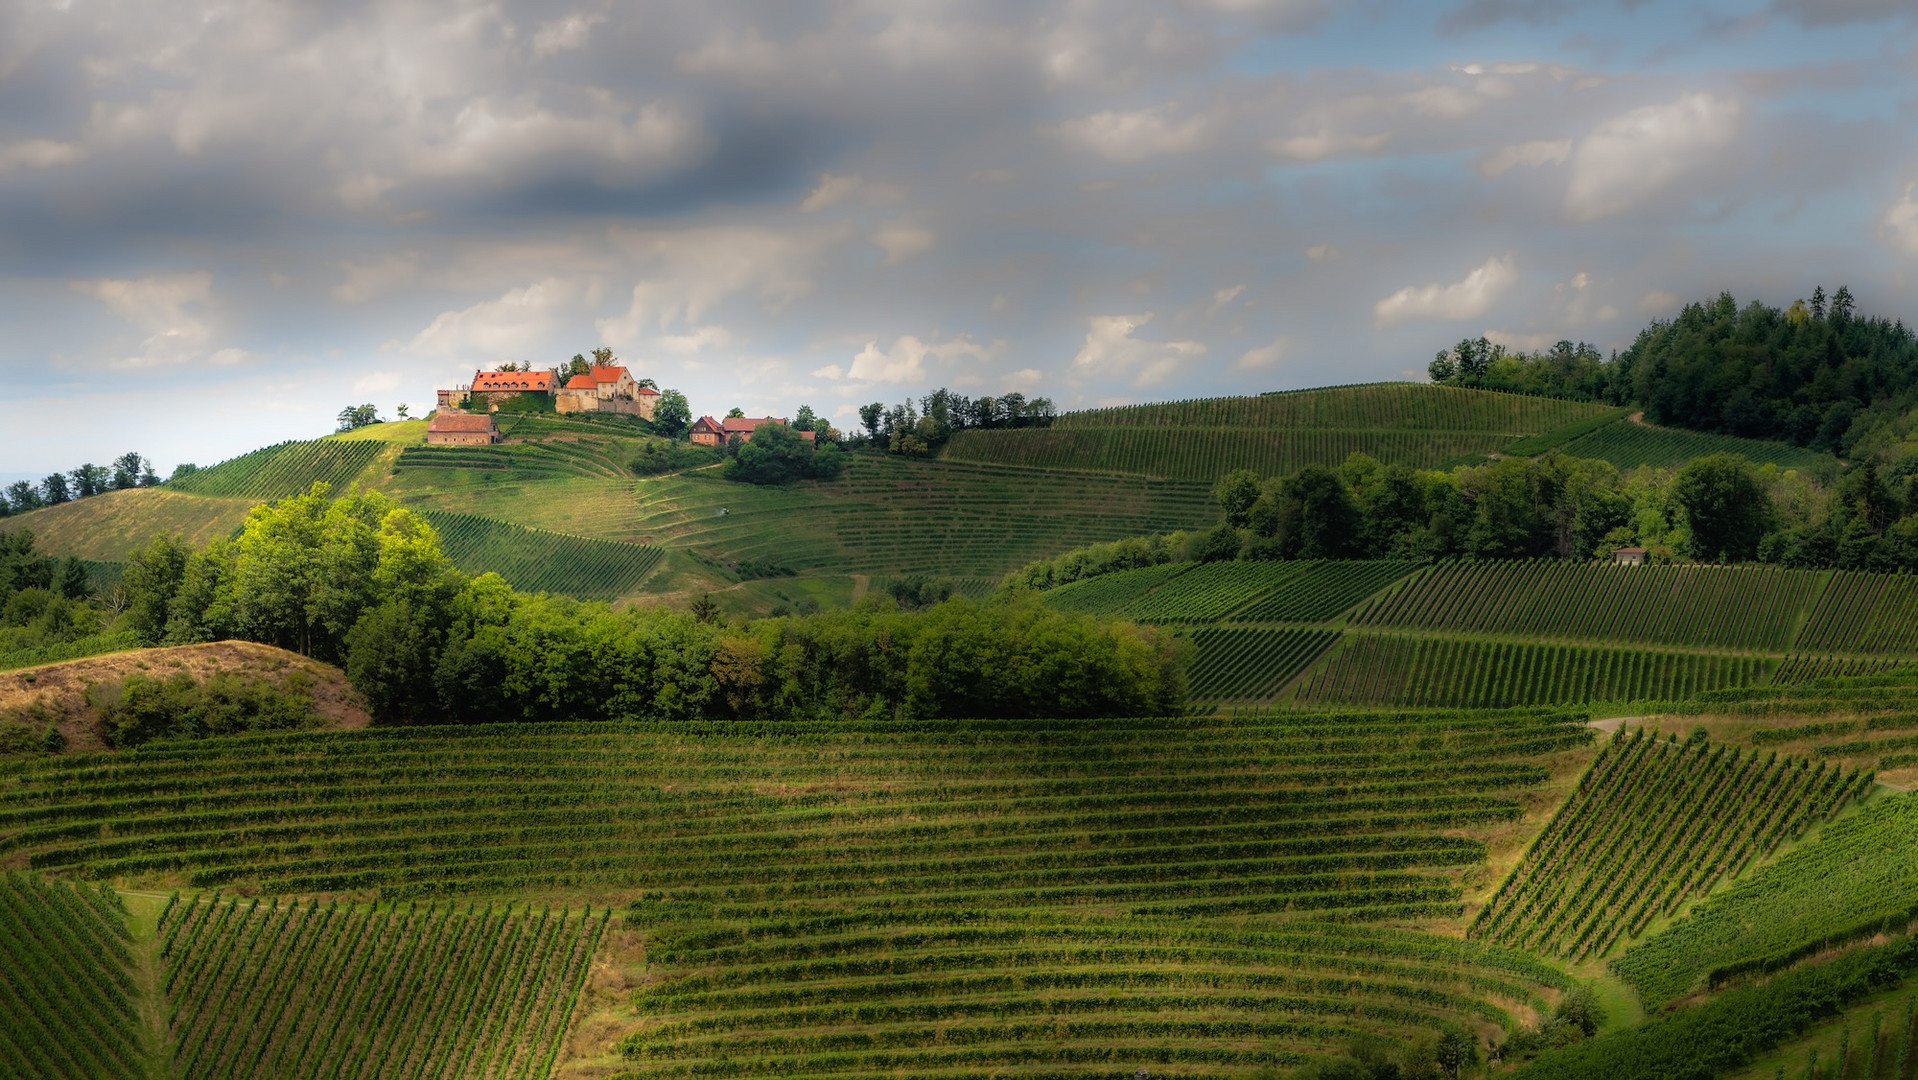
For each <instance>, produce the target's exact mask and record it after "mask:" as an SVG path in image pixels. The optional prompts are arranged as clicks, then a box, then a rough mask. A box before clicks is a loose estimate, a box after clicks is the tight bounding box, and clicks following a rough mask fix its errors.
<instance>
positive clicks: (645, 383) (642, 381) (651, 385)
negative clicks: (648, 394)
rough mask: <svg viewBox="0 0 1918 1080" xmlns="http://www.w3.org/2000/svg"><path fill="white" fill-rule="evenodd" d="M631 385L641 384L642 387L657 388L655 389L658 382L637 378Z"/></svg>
mask: <svg viewBox="0 0 1918 1080" xmlns="http://www.w3.org/2000/svg"><path fill="white" fill-rule="evenodd" d="M633 385H634V386H643V387H645V388H647V389H648V390H657V389H659V384H658V383H656V382H654V381H653V380H651V379H640V380H637V381H636V382H634V384H633Z"/></svg>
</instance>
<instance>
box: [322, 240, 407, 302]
mask: <svg viewBox="0 0 1918 1080" xmlns="http://www.w3.org/2000/svg"><path fill="white" fill-rule="evenodd" d="M419 262H420V255H419V252H417V251H402V252H399V253H396V254H393V255H382V256H380V257H379V258H377V259H374V260H373V261H371V262H366V263H341V264H340V268H341V269H342V270H344V271H346V280H345V281H342V282H340V283H339V284H338V285H335V286H333V289H332V293H333V299H335V300H338V301H340V302H341V303H345V304H360V303H365V302H366V301H368V300H371V299H373V298H374V297H376V296H380V295H382V294H384V293H388V292H391V291H393V290H395V289H397V288H398V287H399V286H402V285H409V284H411V283H412V282H413V281H414V280H415V279H416V278H417V277H418V276H419Z"/></svg>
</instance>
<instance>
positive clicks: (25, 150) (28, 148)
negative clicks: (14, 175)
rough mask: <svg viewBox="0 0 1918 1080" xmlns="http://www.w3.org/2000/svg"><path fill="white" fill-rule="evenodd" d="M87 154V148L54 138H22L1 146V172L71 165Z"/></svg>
mask: <svg viewBox="0 0 1918 1080" xmlns="http://www.w3.org/2000/svg"><path fill="white" fill-rule="evenodd" d="M86 154H87V152H86V148H85V147H82V146H79V145H77V144H75V143H70V142H55V141H54V140H52V139H22V140H21V141H19V142H16V143H8V144H6V145H5V146H0V173H4V172H9V171H11V170H13V169H51V168H53V167H54V166H56V165H69V164H72V163H73V162H76V161H79V160H80V159H81V158H83V157H85V156H86Z"/></svg>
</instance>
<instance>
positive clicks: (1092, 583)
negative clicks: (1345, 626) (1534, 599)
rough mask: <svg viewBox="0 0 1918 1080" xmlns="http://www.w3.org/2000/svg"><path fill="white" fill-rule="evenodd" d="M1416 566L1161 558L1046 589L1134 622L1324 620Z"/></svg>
mask: <svg viewBox="0 0 1918 1080" xmlns="http://www.w3.org/2000/svg"><path fill="white" fill-rule="evenodd" d="M1417 568H1418V564H1417V563H1412V562H1394V561H1391V560H1373V561H1366V560H1357V561H1345V560H1337V559H1316V560H1301V561H1294V562H1216V563H1167V564H1165V565H1162V566H1148V567H1142V568H1140V569H1137V570H1121V571H1119V572H1117V573H1112V574H1102V575H1100V576H1098V577H1091V578H1086V579H1084V580H1081V581H1075V582H1073V583H1071V584H1069V585H1062V586H1060V587H1058V588H1056V589H1051V590H1048V591H1047V592H1046V594H1045V596H1046V602H1047V603H1049V604H1053V605H1055V606H1057V607H1061V608H1065V609H1066V610H1069V611H1082V612H1086V613H1088V614H1094V615H1106V616H1116V617H1119V618H1125V619H1131V620H1133V621H1135V622H1150V623H1168V624H1176V623H1209V622H1215V621H1218V620H1220V619H1226V618H1230V619H1231V621H1233V622H1261V623H1264V622H1325V621H1326V620H1328V619H1332V618H1335V617H1337V616H1338V615H1339V614H1340V613H1342V612H1344V611H1345V610H1346V609H1348V608H1350V607H1352V606H1353V605H1354V604H1357V603H1358V602H1359V601H1361V600H1363V599H1365V598H1366V597H1368V596H1370V595H1372V594H1373V593H1375V592H1377V591H1378V590H1380V589H1382V588H1384V587H1385V586H1387V585H1390V584H1391V583H1392V582H1394V581H1396V580H1398V579H1399V578H1401V577H1404V576H1405V575H1407V574H1409V573H1411V572H1412V571H1413V570H1416V569H1417Z"/></svg>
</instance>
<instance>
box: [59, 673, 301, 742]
mask: <svg viewBox="0 0 1918 1080" xmlns="http://www.w3.org/2000/svg"><path fill="white" fill-rule="evenodd" d="M86 701H87V704H88V705H89V706H91V707H92V708H93V709H95V710H96V711H98V712H99V714H100V738H101V739H102V740H103V741H105V742H106V744H107V745H108V746H111V747H115V748H117V749H124V748H126V747H129V746H138V745H140V744H141V743H145V742H151V741H152V740H154V739H169V738H189V739H191V738H202V737H205V736H209V735H234V734H238V733H240V732H245V731H261V730H280V729H288V728H302V727H312V726H314V725H315V724H317V723H318V722H319V716H318V714H317V713H315V712H314V711H313V678H312V676H310V675H308V674H306V673H305V672H303V671H294V672H292V673H291V674H289V675H288V676H287V677H286V681H285V682H284V683H283V684H278V685H276V684H274V683H273V682H271V681H269V680H265V679H258V678H244V677H242V676H240V675H239V674H237V673H235V672H230V671H227V672H221V673H219V674H217V675H214V676H213V677H211V678H209V679H207V680H206V681H205V682H200V681H198V680H196V679H194V677H193V676H192V675H189V674H187V673H186V672H181V673H179V674H177V675H173V676H171V677H168V678H151V677H148V676H145V675H129V676H127V677H126V678H125V679H124V680H122V681H120V682H117V683H95V684H93V685H91V686H89V687H87V690H86Z"/></svg>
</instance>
